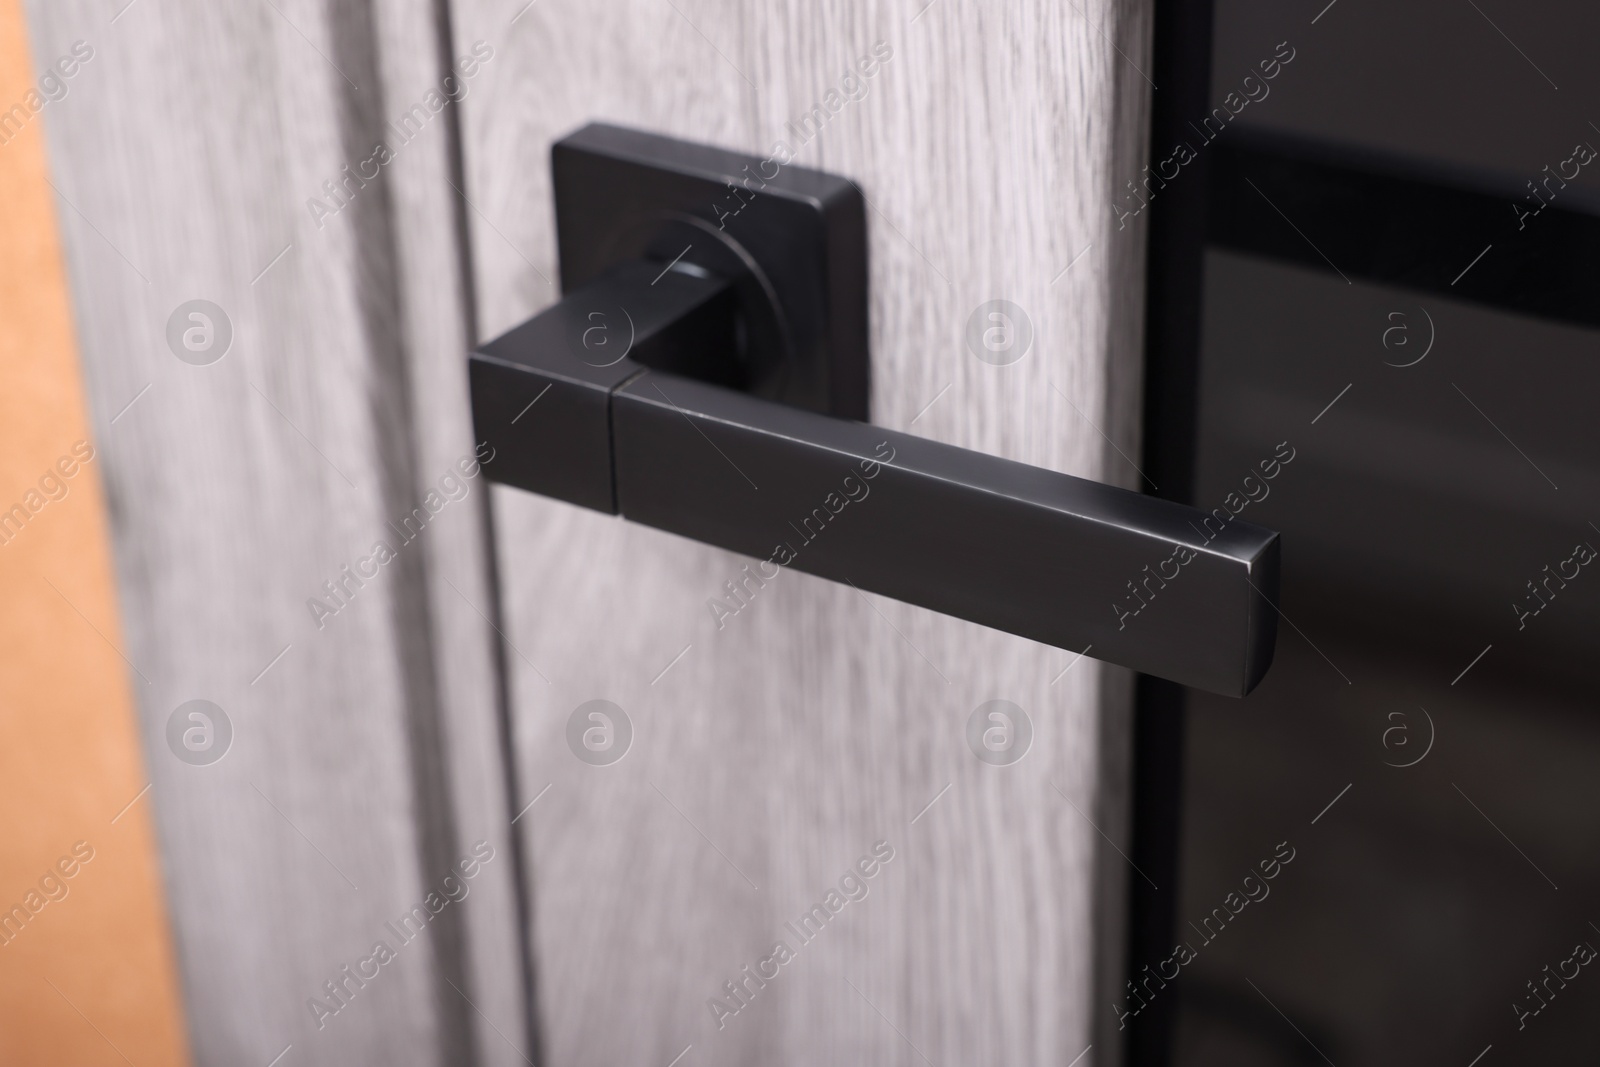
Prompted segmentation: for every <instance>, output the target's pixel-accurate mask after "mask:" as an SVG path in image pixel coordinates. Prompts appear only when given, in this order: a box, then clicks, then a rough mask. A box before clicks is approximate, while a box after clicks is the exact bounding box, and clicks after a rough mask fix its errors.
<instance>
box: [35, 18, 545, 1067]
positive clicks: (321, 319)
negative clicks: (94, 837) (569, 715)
mask: <svg viewBox="0 0 1600 1067" xmlns="http://www.w3.org/2000/svg"><path fill="white" fill-rule="evenodd" d="M119 9H121V10H119ZM439 13H440V9H439V8H438V7H437V6H436V5H434V4H431V3H425V2H422V0H416V2H407V3H395V4H385V5H381V6H380V5H370V6H369V5H365V4H350V5H331V6H330V5H323V4H319V3H312V2H309V0H274V2H273V3H268V4H249V5H231V4H230V5H222V6H218V5H213V4H205V3H198V2H167V0H163V2H160V3H151V2H148V0H145V2H140V3H137V4H133V5H129V6H127V7H126V8H125V9H122V5H120V4H118V5H106V4H102V3H88V2H68V3H57V2H53V0H52V2H50V3H42V2H39V3H34V4H33V5H32V6H31V31H32V35H33V38H34V52H35V55H36V57H41V58H42V59H44V60H45V61H48V60H50V59H53V58H54V57H55V56H57V55H59V54H62V53H64V52H66V51H67V50H68V49H69V48H70V47H71V44H72V42H73V41H75V40H80V39H81V40H83V41H85V42H87V43H88V44H90V45H91V46H92V47H93V49H94V58H93V60H92V61H90V62H88V63H86V64H85V65H84V66H83V68H82V70H81V71H79V72H78V73H77V74H76V75H75V77H74V78H73V79H72V80H71V82H70V92H69V93H68V95H67V96H66V97H65V99H63V100H61V101H59V102H56V103H52V104H50V105H49V107H48V111H47V115H46V118H47V121H48V123H49V132H50V138H51V147H52V164H53V167H52V169H53V181H54V182H55V185H56V186H57V189H58V191H59V194H60V200H59V211H60V213H61V215H62V218H63V220H64V229H65V240H66V246H67V252H68V262H69V266H70V271H71V277H72V282H73V292H74V303H75V313H76V318H77V323H78V330H79V334H80V337H81V341H82V352H83V359H84V364H85V370H86V376H87V379H88V385H89V393H90V398H91V404H92V408H93V412H94V426H95V436H96V441H97V444H98V445H99V447H100V451H101V456H102V457H103V463H104V474H105V478H106V484H107V489H108V494H109V497H110V503H111V510H112V519H113V529H114V535H115V547H116V557H117V563H118V577H119V581H120V588H121V599H122V608H123V613H124V627H123V629H124V632H125V633H126V635H127V642H126V646H125V649H124V651H125V652H126V654H127V658H128V660H129V661H130V663H131V664H132V666H133V671H134V672H136V673H135V674H134V681H135V688H136V690H137V698H138V702H139V708H140V715H141V719H142V723H143V733H144V739H145V749H146V752H147V762H148V764H149V773H150V777H151V780H152V781H153V787H152V789H151V791H150V793H149V794H148V796H147V797H146V799H145V801H143V802H142V803H148V804H150V805H152V806H153V811H154V813H155V816H156V823H157V827H158V834H159V837H160V840H161V847H162V857H163V863H164V870H165V877H166V883H167V889H168V897H169V900H170V902H171V908H172V922H173V927H174V931H175V935H176V942H177V948H178V957H179V965H180V970H181V974H182V978H183V984H184V990H185V994H186V1002H187V1014H188V1018H189V1022H190V1028H191V1041H192V1045H193V1048H194V1051H195V1056H196V1059H197V1061H198V1062H202V1063H260V1064H266V1063H268V1062H269V1061H272V1060H273V1058H274V1057H275V1056H278V1055H279V1054H280V1053H282V1052H284V1051H285V1049H286V1047H287V1046H290V1045H292V1046H293V1051H292V1052H291V1053H289V1055H288V1056H287V1057H286V1058H285V1059H284V1062H285V1063H291V1062H292V1063H321V1064H346V1063H358V1062H360V1063H366V1062H371V1063H394V1064H437V1063H461V1062H474V1061H479V1060H481V1061H482V1062H491V1063H512V1062H522V1052H521V1051H519V1047H520V1046H525V1045H526V1039H525V1037H524V1036H523V1035H524V1030H523V1028H522V1025H521V1023H522V1019H523V1017H524V1012H523V1006H524V998H523V992H522V989H523V987H522V970H523V968H522V964H521V953H520V951H519V948H518V946H516V945H515V944H514V938H513V937H508V936H507V931H508V930H512V929H514V926H515V922H516V911H515V907H514V904H513V900H514V895H513V880H512V874H513V868H514V861H513V860H512V858H511V856H512V851H513V850H512V849H511V848H510V841H509V837H508V834H509V808H508V807H507V798H506V796H505V790H504V776H503V773H502V771H503V766H502V763H501V760H500V757H499V753H500V738H499V731H498V725H497V711H496V708H497V704H496V701H497V697H496V684H495V673H494V660H493V650H494V648H495V641H496V639H495V637H494V634H493V630H492V627H491V625H490V624H489V622H488V621H487V619H488V617H489V615H490V614H491V612H490V608H491V605H492V600H491V597H490V595H489V594H490V588H489V585H488V580H487V571H486V562H487V561H486V553H485V550H484V547H483V545H484V541H483V534H484V526H483V506H484V504H485V501H486V495H485V493H484V490H483V483H482V480H481V478H470V479H462V478H461V477H460V475H459V474H455V475H453V476H454V478H455V479H456V480H455V481H452V482H449V483H446V482H445V478H446V476H447V475H452V472H454V471H455V470H456V464H457V461H458V457H462V456H467V455H470V453H471V449H472V441H471V437H470V423H469V419H468V413H467V408H466V402H465V390H464V385H465V381H464V373H463V368H462V365H461V353H462V351H463V349H464V346H465V343H466V339H467V336H468V333H469V327H468V325H467V322H468V317H467V314H466V312H467V307H466V303H465V291H464V288H463V280H462V272H461V265H462V251H461V246H460V244H459V241H458V238H459V234H460V229H459V223H458V214H457V207H458V205H457V197H456V194H455V193H454V192H453V191H452V190H451V188H450V182H449V180H448V177H449V173H450V171H449V164H450V160H451V155H450V147H451V145H450V138H449V115H448V114H447V113H445V114H440V113H435V112H432V111H425V112H424V113H423V114H424V115H425V116H426V121H425V122H424V123H423V124H422V126H421V130H420V132H419V133H417V134H416V135H415V136H414V137H411V138H409V139H408V140H407V141H406V143H405V144H404V146H403V147H397V151H396V152H395V158H394V159H393V161H392V162H390V163H388V165H387V166H385V167H383V168H382V171H381V173H380V174H379V175H378V176H377V177H373V178H370V180H366V181H364V182H357V181H354V180H350V179H348V178H347V176H346V173H347V172H345V171H344V169H343V168H345V166H346V164H349V165H350V166H351V167H356V166H358V164H359V163H360V161H362V160H366V159H368V158H369V157H370V156H371V155H372V152H373V147H374V145H375V143H376V142H377V141H378V140H380V139H384V140H388V141H389V142H390V143H391V144H393V143H395V141H396V140H397V139H396V137H395V135H394V134H393V133H392V131H389V130H386V129H385V124H386V123H388V122H390V121H394V120H398V119H400V117H401V116H402V115H403V114H405V113H407V111H408V109H409V108H410V107H411V106H412V105H413V104H415V103H418V102H422V101H425V98H426V97H425V94H426V93H427V92H428V91H429V90H430V89H434V90H437V88H438V87H439V85H440V82H441V79H442V77H443V75H444V74H445V69H444V65H445V64H446V63H448V62H449V61H450V60H449V58H448V56H447V52H448V49H449V46H448V45H447V43H446V42H445V39H444V38H443V36H442V35H441V29H442V27H443V25H444V23H443V22H442V20H441V19H440V18H439ZM347 181H348V182H349V184H348V185H346V186H345V196H344V199H347V200H348V206H345V207H343V208H342V209H341V210H339V211H338V212H337V213H334V214H332V215H329V216H326V217H321V218H319V217H318V216H317V215H316V214H315V213H313V212H312V211H311V210H310V209H309V207H308V200H309V199H310V198H312V197H321V198H323V199H324V201H325V202H326V201H328V200H330V199H331V198H332V194H331V193H330V192H329V191H328V188H327V186H326V185H325V184H324V183H326V182H334V183H345V182H347ZM195 298H204V299H208V300H211V301H214V302H215V303H216V304H218V305H220V306H221V307H222V308H223V309H224V310H225V312H226V314H227V316H228V318H229V319H230V320H231V323H232V328H233V340H232V345H231V348H230V349H229V351H228V352H227V354H226V355H225V356H224V357H223V358H222V359H221V360H220V361H218V362H215V363H213V364H211V365H208V366H193V365H189V364H188V363H185V362H183V361H180V360H179V359H178V358H177V357H176V356H175V355H174V353H173V351H171V350H170V349H169V346H168V342H167V339H166V336H165V331H166V325H167V321H168V317H169V315H170V314H171V313H172V312H173V310H174V309H175V308H177V307H178V306H179V305H180V304H181V303H183V302H184V301H187V300H191V299H195ZM147 387H148V388H147ZM130 402H131V406H130ZM458 486H459V487H464V491H465V496H464V497H461V490H460V489H458V488H457V487H458ZM429 490H434V491H435V492H436V493H438V494H441V495H438V496H436V497H435V498H434V499H438V500H443V501H444V503H443V506H442V508H440V509H439V510H438V511H437V513H436V514H431V515H430V516H429V517H428V521H427V522H426V526H425V529H423V531H422V532H421V533H420V534H417V535H416V536H415V537H414V538H413V539H411V540H409V541H408V542H407V541H406V537H405V535H404V534H403V533H401V532H400V525H401V523H402V521H403V520H404V519H405V518H406V517H407V516H409V515H411V514H412V511H413V509H414V508H417V507H419V506H425V507H426V508H427V509H428V510H429V511H432V510H433V506H432V505H431V504H426V501H427V499H428V493H429ZM451 497H460V499H450V498H451ZM379 540H384V541H387V542H389V543H390V544H391V545H392V546H393V547H394V548H395V550H396V553H397V556H396V558H395V559H394V561H393V562H389V563H387V564H385V565H383V566H382V567H381V568H379V570H378V572H377V574H376V576H369V577H368V578H367V579H366V580H365V581H364V582H362V584H360V585H359V587H357V586H356V585H355V584H354V582H350V584H348V585H347V586H346V588H347V589H348V590H350V594H349V596H348V599H347V601H346V602H344V603H343V605H342V606H340V607H339V610H338V611H337V613H336V614H334V615H332V617H325V618H323V619H321V620H320V625H319V620H318V619H316V618H315V616H314V614H313V612H312V611H311V610H309V607H308V600H309V599H310V598H312V597H321V598H322V599H323V600H324V601H325V602H326V603H329V604H333V605H339V604H340V601H339V600H335V599H333V598H332V597H331V596H329V594H327V593H326V592H325V591H324V589H323V583H324V582H325V581H330V580H344V579H343V578H342V574H341V570H342V568H344V567H345V566H346V565H357V564H358V561H359V560H360V558H361V557H364V556H367V555H368V554H369V553H370V552H371V551H372V548H373V545H374V543H375V542H376V541H379ZM403 542H405V543H403ZM194 698H205V699H208V700H211V701H214V702H215V703H217V704H218V705H220V706H221V707H222V708H223V709H224V710H225V712H226V713H227V715H228V716H229V717H230V718H231V721H232V723H233V727H234V731H235V736H234V740H233V744H232V748H231V750H230V751H229V752H228V753H227V756H226V757H225V758H224V759H222V760H221V761H220V762H217V763H215V764H212V765H210V766H201V767H197V766H190V765H187V764H185V763H183V762H180V761H179V760H178V759H176V758H174V756H173V755H172V754H171V753H170V752H169V751H168V745H167V741H166V737H165V731H166V725H167V720H168V716H169V715H170V714H171V712H172V711H173V709H174V708H175V707H177V706H178V705H179V704H180V703H182V702H184V701H187V700H190V699H194ZM480 839H484V840H487V841H489V842H490V843H491V844H492V846H493V847H494V848H495V850H496V855H495V858H494V859H493V860H492V861H490V862H489V863H488V864H487V865H485V866H484V867H483V868H482V871H481V872H480V873H479V874H478V875H477V877H476V878H474V879H473V880H472V881H471V882H470V883H468V886H469V893H468V895H467V896H466V897H465V899H463V900H462V901H461V902H460V903H451V904H449V905H448V906H446V907H444V908H443V909H442V910H441V911H440V912H439V914H438V917H437V918H435V919H433V920H431V922H430V924H429V927H428V929H427V932H426V933H423V934H421V935H418V936H416V937H415V939H414V940H412V941H410V942H409V943H408V944H404V945H403V946H402V945H401V944H400V943H399V938H397V937H395V936H394V934H393V933H392V932H391V931H390V930H389V929H388V927H387V926H386V925H385V924H386V923H387V922H389V921H393V920H397V919H398V918H399V917H400V916H401V915H403V914H404V913H406V912H407V911H408V910H409V909H410V908H411V907H412V905H413V904H415V903H417V902H419V901H423V900H424V899H425V897H426V895H427V894H428V893H429V892H430V891H435V892H441V893H442V892H443V891H444V889H443V885H444V883H443V879H444V877H445V875H446V874H447V873H448V868H449V866H450V865H452V864H454V863H455V862H456V861H458V860H459V859H461V858H463V857H465V856H467V854H468V852H469V851H470V849H471V846H472V844H473V843H474V842H475V841H478V840H480ZM379 940H384V941H386V942H389V943H390V944H391V946H392V947H393V948H394V949H395V950H396V958H395V960H394V962H392V963H390V964H387V965H385V966H383V967H382V968H381V970H380V971H379V974H378V976H377V977H375V978H372V979H371V981H369V982H367V983H366V984H365V985H364V986H363V987H361V988H359V989H356V990H355V992H354V995H353V996H351V997H349V1000H348V1005H347V1006H346V1007H343V1008H342V1009H341V1010H340V1011H339V1012H338V1014H336V1015H335V1016H333V1017H332V1018H327V1019H324V1020H322V1022H323V1023H325V1025H323V1026H321V1027H320V1028H319V1026H318V1022H317V1019H316V1016H315V1015H314V1014H313V1012H312V1011H311V1010H310V1008H309V1007H308V1000H309V998H311V997H314V996H322V997H323V998H324V1000H327V996H326V994H325V993H324V983H326V982H329V981H331V980H336V979H339V978H341V975H340V973H339V972H340V968H341V967H344V966H346V965H351V966H354V965H355V964H356V963H357V961H358V960H360V959H361V958H363V957H366V956H368V955H369V954H370V953H371V952H372V949H373V946H374V943H375V942H377V941H379ZM350 988H354V985H353V983H352V985H351V987H350ZM469 1001H470V1002H469ZM513 1045H515V1046H519V1047H513Z"/></svg>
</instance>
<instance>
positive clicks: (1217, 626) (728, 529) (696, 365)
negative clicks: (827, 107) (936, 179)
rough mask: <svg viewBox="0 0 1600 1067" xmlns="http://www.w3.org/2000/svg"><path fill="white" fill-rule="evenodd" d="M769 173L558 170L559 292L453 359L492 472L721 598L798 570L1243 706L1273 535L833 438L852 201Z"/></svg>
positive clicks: (584, 161)
mask: <svg viewBox="0 0 1600 1067" xmlns="http://www.w3.org/2000/svg"><path fill="white" fill-rule="evenodd" d="M772 162H773V161H771V160H765V161H761V160H755V159H752V158H751V157H744V156H738V155H735V154H733V153H728V152H723V151H720V150H718V149H712V148H706V147H705V146H701V145H693V144H688V143H686V142H681V141H674V140H670V139H667V138H663V137H658V136H655V135H652V134H645V133H640V132H637V131H632V130H624V129H620V128H618V127H611V126H600V125H591V126H588V127H585V128H584V129H582V130H579V131H578V132H576V133H574V134H572V135H570V136H568V137H567V138H565V139H563V140H562V141H560V142H558V143H557V144H556V145H555V146H554V147H553V149H552V171H553V179H554V180H553V185H554V188H555V192H556V208H557V229H558V232H559V234H560V239H561V262H562V282H563V288H564V289H565V291H566V295H565V296H564V297H563V298H562V300H561V301H560V302H559V303H557V304H555V305H554V306H552V307H550V308H547V309H546V310H545V311H543V312H541V313H540V314H538V315H536V316H534V317H533V318H532V319H529V320H528V321H527V322H524V323H522V324H521V325H520V326H517V327H516V328H514V329H512V330H511V331H510V332H509V333H507V334H505V335H504V336H502V337H499V338H497V339H495V340H493V341H491V342H489V343H488V344H485V345H483V346H481V347H479V348H478V349H477V350H476V351H474V352H473V353H472V354H471V356H470V359H469V364H470V379H471V392H472V409H473V420H474V423H475V424H476V429H477V433H478V438H479V440H481V441H486V442H488V443H489V444H490V445H492V446H493V448H494V449H495V454H496V459H495V462H494V463H493V464H492V465H490V466H488V467H486V468H485V470H486V471H487V472H488V473H489V476H490V477H491V478H492V479H493V480H495V481H499V482H503V483H505V484H508V485H512V486H517V487H519V488H523V489H527V490H530V491H533V492H537V493H542V494H545V495H548V496H553V497H556V498H558V499H561V500H566V501H569V502H571V503H575V504H580V505H583V506H585V507H589V508H594V509H597V510H599V511H604V512H609V513H611V514H620V515H622V516H623V517H624V518H627V519H631V520H633V521H635V522H640V523H644V524H645V525H648V526H654V527H656V528H658V529H662V530H666V531H669V532H671V533H675V534H679V535H681V536H684V537H691V538H694V539H695V540H698V541H704V542H706V543H707V544H712V545H717V546H719V547H721V548H726V549H730V550H732V551H735V552H739V553H742V554H744V555H747V556H751V557H754V559H755V560H756V561H757V562H756V563H755V564H754V565H753V566H751V567H749V568H747V569H746V571H745V573H744V574H743V575H741V576H740V578H739V579H738V581H737V582H736V583H735V587H736V590H737V591H738V592H737V594H736V595H737V597H738V598H740V599H742V598H743V597H746V596H748V595H749V594H751V593H753V592H755V590H756V589H758V588H759V587H760V585H761V584H764V583H765V582H766V581H770V580H771V579H772V578H773V577H775V576H776V574H777V571H776V570H775V569H774V568H777V567H792V568H793V569H795V570H800V571H805V572H806V573H809V574H814V575H817V576H819V577H823V578H829V579H833V580H835V581H841V582H849V583H850V584H852V585H854V586H855V587H856V588H857V589H859V590H861V591H863V592H871V593H879V594H882V595H884V596H889V597H893V598H895V599H897V600H902V601H905V602H907V603H911V604H918V605H921V606H923V607H927V608H931V609H933V610H935V611H940V612H943V613H945V614H948V615H954V616H956V617H958V618H962V619H967V620H970V621H972V622H976V623H980V624H982V625H985V626H992V627H995V628H997V629H1001V630H1006V631H1009V632H1011V633H1014V634H1020V635H1021V636H1023V637H1028V638H1032V639H1034V640H1037V641H1043V642H1046V643H1049V644H1052V645H1056V646H1058V647H1060V648H1064V649H1069V650H1071V651H1073V652H1080V653H1084V654H1092V655H1093V656H1094V657H1095V658H1096V659H1103V660H1107V661H1109V662H1112V663H1118V664H1121V665H1123V666H1126V667H1131V668H1133V669H1135V670H1139V671H1143V672H1145V673H1147V674H1153V675H1156V676H1159V677H1162V678H1167V679H1171V680H1173V681H1176V682H1181V683H1183V684H1185V685H1191V686H1195V687H1197V688H1200V689H1206V690H1209V691H1211V692H1215V693H1220V694H1224V695H1228V696H1243V695H1244V694H1245V693H1248V692H1249V691H1250V690H1251V688H1253V687H1254V686H1255V684H1256V683H1257V682H1258V681H1260V679H1261V677H1262V675H1264V674H1265V673H1266V670H1267V667H1268V665H1269V664H1270V663H1271V660H1272V653H1273V647H1274V642H1275V639H1276V635H1277V612H1276V610H1275V608H1274V604H1275V602H1276V598H1277V587H1278V535H1277V534H1276V533H1273V532H1272V531H1270V530H1266V529H1263V528H1261V527H1259V526H1255V525H1252V524H1250V523H1246V522H1243V521H1240V520H1238V519H1236V518H1233V517H1232V516H1231V515H1230V514H1229V513H1228V512H1226V511H1222V510H1220V509H1219V511H1218V512H1215V513H1207V512H1203V511H1199V510H1197V509H1194V508H1190V507H1185V506H1183V505H1180V504H1175V503H1172V502H1170V501H1165V500H1158V499H1156V498H1154V497H1148V496H1143V495H1140V494H1138V493H1133V492H1129V491H1127V490H1124V489H1119V488H1116V487H1114V486H1108V485H1102V484H1100V483H1097V482H1092V481H1086V480H1084V479H1081V478H1074V477H1071V476H1069V475H1065V474H1059V473H1057V472H1055V471H1050V470H1045V469H1043V468H1039V467H1031V466H1028V465H1026V464H1022V463H1015V462H1012V461H1010V460H1005V459H1000V458H997V457H995V456H990V455H986V454H983V453H979V452H973V451H969V450H967V449H962V448H956V447H953V446H950V445H945V444H940V443H938V442H935V441H929V440H925V439H923V438H919V437H913V436H911V435H909V434H903V433H898V432H896V431H893V430H885V429H881V428H878V427H874V426H870V425H868V424H866V423H865V422H861V421H857V420H856V419H854V418H848V417H842V416H845V415H852V414H859V413H864V412H865V410H866V403H865V401H866V393H865V384H866V373H865V370H866V314H865V311H866V308H865V291H866V277H867V273H866V259H865V255H866V253H865V249H866V240H865V215H864V210H863V207H862V198H861V194H860V192H859V190H857V189H856V188H855V186H854V185H853V184H851V183H850V182H848V181H846V180H844V179H842V178H838V177H835V176H832V175H827V174H821V173H819V172H816V171H807V170H803V169H801V168H798V167H788V168H782V169H774V170H771V171H769V169H768V166H767V165H768V164H771V163H772ZM679 249H681V251H679ZM757 394H760V395H757ZM725 592H732V591H724V590H717V591H715V593H716V594H717V595H718V596H723V595H724V593H725ZM724 603H727V601H726V600H724ZM730 610H731V609H730Z"/></svg>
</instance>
